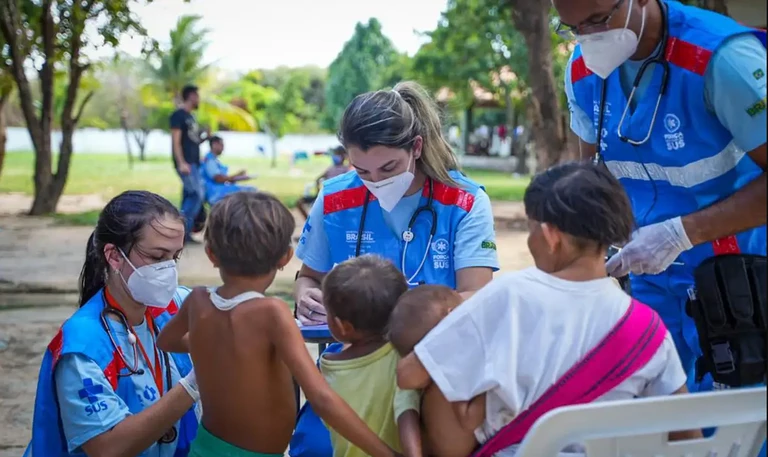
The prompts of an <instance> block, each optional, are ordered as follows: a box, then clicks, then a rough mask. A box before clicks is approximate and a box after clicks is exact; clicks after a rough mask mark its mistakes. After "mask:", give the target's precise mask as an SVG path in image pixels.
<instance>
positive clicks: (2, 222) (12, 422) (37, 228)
mask: <svg viewBox="0 0 768 457" xmlns="http://www.w3.org/2000/svg"><path fill="white" fill-rule="evenodd" d="M29 203H30V200H29V198H28V197H26V196H23V195H19V194H1V195H0V457H16V456H20V455H21V454H22V453H23V451H24V447H25V446H26V444H27V442H28V441H29V436H30V424H31V420H32V410H33V400H34V396H35V387H36V380H37V375H38V370H39V364H40V359H41V356H42V353H43V351H44V350H45V347H46V345H47V344H48V342H49V341H50V338H51V337H52V336H53V335H54V334H55V332H56V330H57V329H58V327H59V326H60V325H61V323H62V321H64V320H65V319H66V318H67V317H68V316H69V315H70V314H71V313H72V312H73V311H74V303H75V300H76V298H77V297H76V292H77V277H78V275H79V273H80V268H81V266H82V262H83V257H84V251H85V243H86V240H87V239H88V236H89V235H90V233H91V231H92V229H91V228H88V227H65V226H59V225H56V224H54V222H53V220H52V219H50V218H30V217H26V216H24V217H20V216H19V215H18V214H19V213H21V212H22V211H24V210H25V209H26V208H28V207H29ZM103 204H104V202H103V201H102V200H101V199H100V198H98V197H95V196H78V197H67V196H65V197H64V198H62V201H61V203H60V205H59V208H58V210H59V211H60V212H81V211H87V210H91V209H97V208H99V207H101V206H103ZM494 216H495V217H496V227H497V238H496V244H497V247H498V252H499V258H500V262H501V267H502V270H503V271H504V270H506V271H509V270H517V269H520V268H525V267H527V266H530V265H531V264H532V259H531V257H530V254H529V253H528V249H527V247H526V236H527V235H526V233H525V232H523V231H521V229H522V227H523V225H524V222H523V209H522V205H521V204H519V203H498V204H494ZM297 222H299V221H297ZM301 225H302V224H301V223H300V222H299V223H297V226H298V228H297V231H298V230H300V227H301ZM297 235H298V233H297ZM299 266H300V262H299V261H298V260H296V259H294V260H293V261H292V262H291V264H289V265H288V266H287V267H286V268H285V269H284V271H282V272H280V274H279V275H278V277H277V278H276V281H275V285H274V286H273V289H272V292H274V293H285V292H289V291H290V290H291V285H292V283H293V277H294V275H295V272H296V271H297V270H298V268H299ZM179 270H180V282H181V283H182V284H185V285H212V284H217V283H218V282H219V277H218V274H217V272H216V270H215V269H213V268H212V267H211V266H210V264H209V262H208V261H207V259H206V257H205V253H204V252H203V248H202V247H201V246H192V247H190V248H188V249H186V250H185V252H184V254H183V257H182V261H181V262H180V264H179ZM310 351H311V352H313V353H314V354H316V351H315V348H314V347H310Z"/></svg>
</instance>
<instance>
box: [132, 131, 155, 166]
mask: <svg viewBox="0 0 768 457" xmlns="http://www.w3.org/2000/svg"><path fill="white" fill-rule="evenodd" d="M150 132H151V130H150V129H146V128H142V129H139V130H138V131H136V132H134V133H133V139H134V140H136V145H137V146H138V147H139V160H140V161H142V162H144V161H145V160H147V155H146V154H147V153H146V151H147V138H149V133H150Z"/></svg>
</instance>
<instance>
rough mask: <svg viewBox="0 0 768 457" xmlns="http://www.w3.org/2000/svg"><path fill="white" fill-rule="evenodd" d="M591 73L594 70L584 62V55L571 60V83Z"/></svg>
mask: <svg viewBox="0 0 768 457" xmlns="http://www.w3.org/2000/svg"><path fill="white" fill-rule="evenodd" d="M591 74H592V70H590V69H589V68H587V65H586V64H585V63H584V57H579V58H578V59H576V60H574V61H573V62H571V84H575V83H576V82H577V81H579V80H581V79H584V78H586V77H587V76H590V75H591Z"/></svg>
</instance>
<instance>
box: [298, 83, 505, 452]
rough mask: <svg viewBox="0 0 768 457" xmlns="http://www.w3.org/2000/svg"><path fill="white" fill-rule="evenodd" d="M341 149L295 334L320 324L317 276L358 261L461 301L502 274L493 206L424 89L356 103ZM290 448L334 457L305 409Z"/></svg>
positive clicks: (320, 200) (303, 247)
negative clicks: (343, 166) (377, 262)
mask: <svg viewBox="0 0 768 457" xmlns="http://www.w3.org/2000/svg"><path fill="white" fill-rule="evenodd" d="M339 140H340V141H341V143H342V145H343V146H344V148H345V149H346V150H347V154H348V157H349V162H350V165H352V167H353V170H352V171H349V172H347V173H345V174H343V175H341V176H337V177H335V178H333V179H329V180H327V181H325V182H324V183H323V188H322V191H321V192H320V194H319V195H318V197H317V200H316V201H315V203H314V205H313V206H312V209H311V211H310V213H309V218H308V219H307V222H306V224H305V225H304V229H303V232H302V235H301V238H300V239H299V244H298V248H297V250H296V255H297V257H298V258H299V259H301V261H302V262H303V265H302V267H301V270H300V271H299V274H298V277H297V280H296V284H295V287H294V294H295V298H296V314H297V317H298V319H299V320H300V322H301V323H302V325H306V326H310V325H317V324H322V323H324V322H325V320H326V315H325V308H324V307H323V303H322V302H323V297H322V293H321V292H320V283H321V281H322V279H323V277H324V276H325V274H326V273H328V271H330V270H331V269H332V268H333V266H334V265H335V264H337V263H341V262H342V261H344V260H346V259H348V258H351V257H355V256H358V255H360V254H378V255H380V256H383V257H385V258H387V259H389V260H391V261H392V263H393V264H394V265H396V266H397V267H398V268H400V270H401V271H402V272H403V274H404V275H405V277H406V279H407V280H408V283H409V285H410V286H411V287H413V286H416V285H418V284H422V283H426V284H441V285H446V286H449V287H452V288H454V289H456V290H457V291H459V292H460V293H462V294H463V295H464V296H465V297H466V296H469V295H471V294H472V293H474V292H475V291H477V290H478V289H480V288H481V287H483V286H484V285H486V284H487V283H488V282H490V280H491V279H492V276H493V272H494V271H495V270H497V269H498V268H499V263H498V258H497V253H496V242H495V240H496V237H495V232H494V225H493V224H494V222H493V214H492V212H491V202H490V199H489V198H488V195H487V194H486V193H485V191H484V190H483V188H482V187H481V186H480V185H478V184H477V183H475V182H474V181H472V180H470V179H469V178H467V177H466V176H464V175H463V174H462V173H461V172H460V171H458V168H459V166H458V163H457V161H456V156H455V155H454V153H453V151H452V150H451V147H450V146H449V145H448V143H447V141H446V140H445V138H444V137H443V133H442V128H441V125H440V120H439V116H438V112H437V109H436V107H435V106H434V104H433V102H432V101H431V99H430V98H429V96H428V95H427V94H426V92H425V91H424V89H423V88H421V87H420V86H418V85H417V84H415V83H412V82H404V83H400V84H398V85H397V86H395V88H394V89H392V90H380V91H376V92H370V93H366V94H362V95H359V96H357V97H355V99H354V100H353V101H352V102H351V103H350V104H349V106H348V107H347V109H346V111H345V112H344V115H343V117H342V120H341V126H340V129H339ZM290 449H291V455H292V456H294V457H299V456H301V457H307V456H323V457H326V456H327V457H330V456H331V455H332V451H331V447H330V439H329V437H328V432H327V430H326V429H325V428H324V427H323V425H322V423H321V422H320V421H319V420H318V419H317V417H316V416H315V415H314V414H313V413H312V411H311V407H310V406H307V405H305V406H304V408H302V412H301V413H300V417H299V420H298V424H297V428H296V433H295V434H294V439H293V440H292V441H291V446H290Z"/></svg>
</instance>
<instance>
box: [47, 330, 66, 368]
mask: <svg viewBox="0 0 768 457" xmlns="http://www.w3.org/2000/svg"><path fill="white" fill-rule="evenodd" d="M63 345H64V332H63V331H62V330H61V328H59V331H58V333H56V336H54V337H53V339H52V340H51V342H50V343H48V350H49V351H51V356H52V357H53V363H52V364H51V366H54V367H55V366H56V362H58V361H59V357H61V347H62V346H63Z"/></svg>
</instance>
